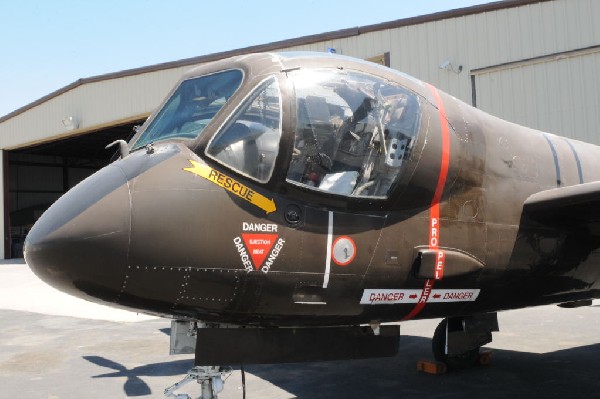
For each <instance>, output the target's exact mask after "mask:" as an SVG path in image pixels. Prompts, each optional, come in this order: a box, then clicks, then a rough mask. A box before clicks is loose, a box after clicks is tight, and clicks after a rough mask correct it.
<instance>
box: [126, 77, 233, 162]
mask: <svg viewBox="0 0 600 399" xmlns="http://www.w3.org/2000/svg"><path fill="white" fill-rule="evenodd" d="M242 78H243V74H242V71H240V70H237V69H235V70H230V71H224V72H219V73H215V74H212V75H206V76H201V77H199V78H193V79H188V80H184V81H183V82H182V83H181V84H180V85H179V87H178V88H177V90H176V91H175V92H174V93H173V95H172V96H171V97H170V98H169V100H168V101H167V102H166V103H165V105H164V106H163V108H162V109H161V110H160V111H159V112H158V114H157V115H156V117H155V118H154V120H152V122H151V123H150V125H149V126H148V128H147V129H146V130H145V131H144V132H143V133H142V135H141V136H140V137H139V139H138V140H137V141H136V142H135V144H134V145H133V149H134V150H135V149H137V148H140V147H143V146H145V145H146V144H149V143H153V142H155V141H158V140H165V139H173V138H177V139H195V138H196V137H198V136H199V135H200V133H202V130H204V128H205V127H206V125H208V124H209V122H210V121H211V120H212V118H213V117H214V116H215V115H216V114H217V112H219V110H220V109H221V108H222V107H223V106H224V105H225V103H226V102H227V100H229V98H230V97H231V96H232V95H233V93H235V91H236V90H237V89H238V88H239V87H240V84H241V83H242Z"/></svg>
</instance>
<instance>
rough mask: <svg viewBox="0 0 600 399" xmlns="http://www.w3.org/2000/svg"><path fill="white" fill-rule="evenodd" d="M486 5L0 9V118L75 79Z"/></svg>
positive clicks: (40, 2) (275, 2)
mask: <svg viewBox="0 0 600 399" xmlns="http://www.w3.org/2000/svg"><path fill="white" fill-rule="evenodd" d="M488 2H490V0H419V1H414V0H377V1H365V0H343V1H342V0H302V1H294V2H285V1H282V0H254V1H252V0H245V1H242V0H240V1H228V0H221V1H210V2H209V1H202V0H101V1H99V0H98V1H92V0H51V1H47V0H37V1H36V0H0V117H1V116H3V115H6V114H8V113H10V112H12V111H14V110H16V109H18V108H21V107H23V106H25V105H27V104H29V103H31V102H33V101H35V100H37V99H39V98H41V97H43V96H45V95H46V94H49V93H51V92H53V91H55V90H58V89H60V88H62V87H64V86H66V85H68V84H70V83H73V82H75V81H76V80H78V79H80V78H87V77H90V76H96V75H102V74H105V73H110V72H116V71H121V70H126V69H131V68H138V67H143V66H147V65H154V64H159V63H163V62H169V61H175V60H181V59H185V58H191V57H197V56H201V55H206V54H212V53H217V52H222V51H228V50H234V49H239V48H244V47H249V46H254V45H258V44H265V43H270V42H275V41H279V40H285V39H292V38H296V37H301V36H307V35H313V34H318V33H324V32H330V31H335V30H339V29H346V28H353V27H356V26H365V25H372V24H376V23H380V22H387V21H393V20H397V19H403V18H409V17H414V16H418V15H425V14H431V13H434V12H439V11H446V10H451V9H456V8H462V7H468V6H472V5H476V4H483V3H488Z"/></svg>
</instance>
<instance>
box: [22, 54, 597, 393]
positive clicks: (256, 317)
mask: <svg viewBox="0 0 600 399" xmlns="http://www.w3.org/2000/svg"><path fill="white" fill-rule="evenodd" d="M118 144H119V147H120V157H119V158H120V159H117V160H116V161H115V162H113V163H112V164H110V165H108V166H106V167H105V168H103V169H102V170H100V171H98V172H97V173H95V174H94V175H92V176H91V177H89V178H88V179H86V180H84V181H83V182H82V183H80V184H79V185H77V186H76V187H74V188H73V189H72V190H70V191H69V192H67V193H66V194H65V195H64V196H63V197H62V198H60V199H59V200H58V201H57V202H56V203H55V204H54V205H52V206H51V207H50V209H48V210H47V211H46V212H45V213H44V215H43V216H42V217H41V218H40V219H39V220H38V221H37V223H36V224H35V226H34V227H33V228H32V230H31V232H30V233H29V235H28V237H27V240H26V243H25V257H26V260H27V264H28V265H29V266H30V267H31V268H32V270H33V271H34V272H35V273H36V274H37V275H38V276H39V277H40V278H41V279H42V280H44V281H46V282H47V283H48V284H50V285H52V286H54V287H56V288H58V289H60V290H62V291H64V292H67V293H69V294H72V295H75V296H78V297H81V298H84V299H88V300H91V301H94V302H99V303H104V304H108V305H110V306H116V307H122V308H126V309H130V310H134V311H138V312H144V313H149V314H155V315H160V316H165V317H169V318H172V319H175V320H177V321H178V323H179V324H177V323H174V326H182V325H183V326H189V335H191V336H192V337H194V338H193V340H194V342H195V343H196V348H195V355H196V356H195V358H196V362H195V364H196V365H197V366H198V368H197V369H196V374H191V377H190V376H188V377H189V378H188V379H190V378H191V379H198V381H200V379H202V378H205V379H207V380H208V383H207V384H208V385H207V386H209V385H210V383H213V385H214V384H216V382H217V381H218V378H219V373H221V372H222V370H221V369H219V368H215V367H213V368H210V367H208V366H215V365H223V364H251V363H277V362H296V361H316V360H331V359H350V358H361V357H362V358H364V357H370V356H392V355H394V354H395V353H396V352H397V350H398V345H399V343H398V341H399V340H398V338H399V327H398V326H397V324H393V325H382V323H387V322H398V321H406V320H414V319H422V318H443V321H442V322H441V323H440V325H439V326H438V328H437V329H436V331H435V333H434V339H433V350H434V355H435V357H436V359H438V360H441V361H444V362H447V363H448V364H449V365H450V366H454V367H462V366H466V365H469V364H472V363H474V362H475V361H476V359H477V356H478V354H479V349H480V347H481V346H482V345H484V344H486V343H488V342H490V341H491V339H492V337H491V332H492V331H497V329H498V323H497V318H496V312H498V311H501V310H507V309H517V308H523V307H528V306H538V305H546V304H554V303H556V304H563V305H564V306H582V305H589V304H590V303H591V299H592V298H598V297H600V294H599V293H600V291H599V289H600V267H599V266H598V264H599V262H600V259H599V254H598V248H599V247H600V229H599V227H600V225H599V223H598V222H599V220H600V219H599V214H598V213H597V211H595V209H597V208H598V202H599V201H598V200H599V199H600V194H599V193H600V182H599V181H598V180H600V169H599V168H598V167H597V159H599V157H600V148H598V147H597V146H594V145H590V144H585V143H582V142H579V141H575V140H569V139H566V138H562V137H558V136H555V135H552V134H549V133H545V132H541V131H536V130H532V129H529V128H526V127H522V126H518V125H515V124H513V123H509V122H506V121H503V120H500V119H498V118H496V117H494V116H491V115H488V114H486V113H484V112H482V111H480V110H478V109H476V108H473V107H471V106H470V105H467V104H465V103H463V102H461V101H459V100H457V99H456V98H454V97H452V96H450V95H448V94H445V93H443V92H441V91H439V90H438V89H436V88H435V87H433V86H431V85H429V84H426V83H424V82H421V81H419V80H417V79H415V78H412V77H410V76H408V75H405V74H402V73H400V72H397V71H394V70H392V69H389V68H386V67H382V66H378V65H375V64H372V63H369V62H365V61H362V60H356V59H353V58H349V57H344V56H339V55H333V54H319V53H265V54H251V55H242V56H237V57H234V58H229V59H224V60H220V61H216V62H210V63H206V64H204V65H202V66H199V67H197V68H195V69H193V70H192V71H190V72H189V73H187V74H186V75H185V76H184V77H183V78H182V79H181V80H180V82H179V83H178V84H177V85H176V87H175V88H174V89H173V91H172V92H171V93H170V94H169V95H168V97H167V98H166V100H165V101H164V103H163V104H162V105H161V106H160V107H159V109H158V110H157V111H156V112H155V113H154V114H153V115H152V116H151V117H150V118H148V120H147V121H146V122H145V123H144V125H143V126H142V127H141V128H140V129H138V132H137V133H136V135H135V136H134V137H133V138H132V139H131V140H130V142H129V143H125V142H124V141H121V142H119V143H118ZM181 323H183V324H181ZM185 328H187V327H185ZM172 338H173V337H172ZM204 366H206V367H207V368H204V369H201V367H204ZM198 370H204V374H202V375H200V374H201V373H200V371H198ZM199 373H200V374H199ZM211 373H212V374H211ZM202 381H204V380H202ZM203 384H204V382H203ZM213 385H210V386H209V388H207V389H208V391H207V392H208V393H206V396H204V397H211V395H212V394H211V392H213V391H214V389H216V388H215V387H214V386H213ZM217 385H218V384H217ZM211 387H212V388H211ZM203 389H204V385H203ZM211 390H212V391H211ZM213 393H214V392H213ZM169 394H171V395H174V394H173V390H172V389H171V391H169ZM203 394H204V393H203Z"/></svg>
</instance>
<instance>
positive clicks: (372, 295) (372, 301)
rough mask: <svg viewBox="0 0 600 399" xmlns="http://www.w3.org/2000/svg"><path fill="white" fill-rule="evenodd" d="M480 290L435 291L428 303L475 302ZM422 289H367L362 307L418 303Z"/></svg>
mask: <svg viewBox="0 0 600 399" xmlns="http://www.w3.org/2000/svg"><path fill="white" fill-rule="evenodd" d="M479 291H480V290H479V289H478V288H465V289H433V290H431V293H430V294H429V298H428V299H427V303H436V302H438V303H439V302H473V301H475V300H476V299H477V297H478V296H479ZM422 292H423V290H422V289H400V290H397V289H366V290H364V291H363V295H362V298H361V299H360V304H361V305H394V304H398V303H417V302H419V298H421V293H422Z"/></svg>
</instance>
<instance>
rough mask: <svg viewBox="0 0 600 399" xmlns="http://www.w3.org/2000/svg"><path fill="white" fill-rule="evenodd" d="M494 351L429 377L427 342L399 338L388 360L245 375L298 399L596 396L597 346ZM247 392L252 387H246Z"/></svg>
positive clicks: (270, 368) (267, 368)
mask: <svg viewBox="0 0 600 399" xmlns="http://www.w3.org/2000/svg"><path fill="white" fill-rule="evenodd" d="M489 347H490V349H492V351H493V354H492V361H491V364H490V365H488V366H478V367H474V368H471V369H467V370H458V371H451V372H449V373H447V374H444V375H430V374H425V373H422V372H419V371H417V370H416V364H417V361H418V360H419V359H427V358H431V349H430V348H431V340H430V339H427V338H423V337H413V336H402V338H401V341H400V348H401V349H400V353H399V354H398V355H397V356H396V357H392V358H380V359H367V360H353V361H342V362H322V363H310V364H284V365H260V366H259V365H255V366H248V367H247V371H248V372H249V373H251V374H253V375H256V376H258V377H260V378H262V379H264V380H267V381H269V382H271V383H272V384H274V385H276V386H278V387H280V388H281V389H283V390H285V391H287V392H289V393H291V394H292V395H294V396H295V397H297V398H300V399H304V398H307V399H308V398H316V397H318V398H340V397H344V398H365V397H377V398H392V397H393V398H423V397H427V398H459V397H460V398H464V397H486V398H507V397H514V398H520V397H527V398H554V397H557V398H558V397H560V398H565V397H573V395H575V396H576V397H589V395H590V394H591V395H592V396H593V395H597V394H598V391H599V390H600V379H599V378H598V377H597V371H598V369H597V367H598V366H597V365H598V358H599V357H600V344H595V345H589V346H581V347H575V348H571V349H566V350H558V351H555V352H550V353H543V354H538V353H530V352H517V351H510V350H500V349H493V345H489ZM247 390H248V392H249V393H251V392H252V386H251V384H249V385H248V386H247Z"/></svg>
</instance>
